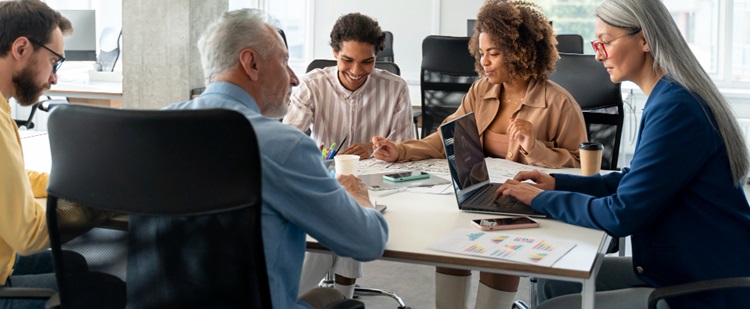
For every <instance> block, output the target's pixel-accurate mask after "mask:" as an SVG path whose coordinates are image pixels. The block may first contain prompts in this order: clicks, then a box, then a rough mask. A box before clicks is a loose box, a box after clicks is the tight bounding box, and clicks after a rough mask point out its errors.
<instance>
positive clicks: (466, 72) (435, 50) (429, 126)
mask: <svg viewBox="0 0 750 309" xmlns="http://www.w3.org/2000/svg"><path fill="white" fill-rule="evenodd" d="M469 39H470V38H469V37H450V36H438V35H430V36H427V37H426V38H425V39H424V40H423V41H422V67H421V72H420V84H421V88H422V137H425V136H427V135H429V134H430V133H432V132H434V131H435V130H437V127H438V125H439V124H440V123H441V122H442V121H443V119H445V118H446V117H448V115H450V114H452V113H453V112H455V111H456V108H458V106H459V105H461V100H462V99H463V97H464V95H466V92H467V91H468V90H469V88H471V84H473V83H474V81H476V80H477V79H479V76H478V75H477V73H476V71H475V70H474V62H475V60H474V56H472V55H471V53H469Z"/></svg>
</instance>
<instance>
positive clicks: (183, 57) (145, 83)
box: [122, 0, 228, 109]
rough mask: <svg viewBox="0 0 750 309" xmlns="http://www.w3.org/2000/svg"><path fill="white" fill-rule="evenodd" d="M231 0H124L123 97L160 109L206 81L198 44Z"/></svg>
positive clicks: (129, 105) (130, 105)
mask: <svg viewBox="0 0 750 309" xmlns="http://www.w3.org/2000/svg"><path fill="white" fill-rule="evenodd" d="M227 1H228V0H159V1H153V0H123V1H122V48H123V50H122V55H123V57H122V61H123V65H122V68H123V81H122V83H123V87H122V89H123V102H122V107H123V108H126V109H158V108H161V107H163V106H166V105H168V104H171V103H174V102H179V101H185V100H188V99H190V90H191V89H193V88H198V87H203V86H204V80H203V70H202V69H201V66H200V57H199V56H198V49H197V47H196V44H197V42H198V39H199V38H200V35H201V33H202V32H203V30H205V29H206V27H207V26H208V25H209V24H210V23H211V22H213V21H214V20H216V18H218V17H219V16H220V15H221V14H222V13H223V12H225V11H226V10H227V7H228V4H227V3H228V2H227Z"/></svg>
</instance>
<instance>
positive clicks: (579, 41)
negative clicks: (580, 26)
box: [557, 34, 583, 54]
mask: <svg viewBox="0 0 750 309" xmlns="http://www.w3.org/2000/svg"><path fill="white" fill-rule="evenodd" d="M557 52H560V53H571V54H583V37H582V36H581V35H579V34H558V35H557Z"/></svg>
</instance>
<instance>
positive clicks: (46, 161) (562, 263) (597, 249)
mask: <svg viewBox="0 0 750 309" xmlns="http://www.w3.org/2000/svg"><path fill="white" fill-rule="evenodd" d="M21 141H22V144H23V149H24V161H25V162H26V168H27V169H31V170H37V171H43V172H48V171H49V170H50V156H49V155H50V149H49V138H48V135H47V133H46V132H40V131H21ZM559 171H561V172H572V173H575V172H576V171H577V170H575V169H570V170H568V169H563V170H559ZM371 195H372V196H374V197H376V198H377V201H378V203H381V204H385V205H387V206H388V209H387V210H386V211H385V213H384V216H385V219H386V220H387V221H388V226H389V239H388V243H387V244H386V248H385V252H384V253H383V256H382V258H381V259H383V260H389V261H397V262H404V263H415V264H423V265H433V266H444V267H452V268H462V269H470V270H478V271H487V272H495V273H502V274H511V275H519V276H534V277H541V278H549V279H558V280H564V281H574V282H580V283H582V284H583V295H584V298H583V300H584V301H583V306H582V307H583V308H594V292H595V279H596V275H597V273H598V270H599V266H600V265H601V261H602V259H603V256H604V253H605V251H606V249H607V246H608V244H609V240H610V239H609V237H608V236H607V234H606V233H604V232H602V231H597V230H593V229H588V228H584V227H578V226H574V225H570V224H566V223H562V222H559V221H556V220H552V219H537V221H539V225H540V227H539V228H531V229H517V230H509V231H504V232H507V233H509V234H513V235H521V236H529V237H536V238H547V239H557V240H564V241H567V242H572V243H575V244H576V246H575V247H574V248H573V249H572V250H571V251H570V252H568V253H567V254H566V255H565V256H563V257H562V258H561V259H560V260H559V261H557V262H556V263H555V264H554V265H553V266H552V267H545V266H538V265H533V264H525V263H516V262H511V261H506V260H498V259H489V258H483V257H475V256H470V255H460V254H453V253H447V252H441V251H435V250H430V249H427V247H428V246H429V245H431V244H432V243H434V242H435V241H437V240H439V239H441V238H442V237H443V236H445V235H447V234H449V233H450V232H452V231H454V230H456V229H458V228H466V227H469V226H470V224H469V221H470V220H472V219H477V218H487V217H495V216H496V215H488V214H479V213H468V212H462V211H459V210H458V206H457V204H456V199H455V195H453V194H447V195H445V194H443V195H438V194H424V193H413V192H409V191H403V192H399V193H396V194H392V195H388V196H383V197H379V192H371ZM39 201H40V202H42V203H43V202H44V199H39ZM307 247H308V250H311V251H325V252H328V250H327V249H326V248H325V247H323V246H321V245H320V244H318V242H317V241H316V240H315V239H313V238H310V237H308V243H307Z"/></svg>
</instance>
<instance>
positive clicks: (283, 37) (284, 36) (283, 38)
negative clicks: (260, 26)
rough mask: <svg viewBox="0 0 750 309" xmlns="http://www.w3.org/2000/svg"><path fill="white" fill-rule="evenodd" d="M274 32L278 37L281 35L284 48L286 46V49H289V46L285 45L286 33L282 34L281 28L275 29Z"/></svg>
mask: <svg viewBox="0 0 750 309" xmlns="http://www.w3.org/2000/svg"><path fill="white" fill-rule="evenodd" d="M276 31H278V32H279V35H281V39H282V40H284V46H286V47H287V49H288V48H289V44H287V42H286V33H284V30H283V29H281V28H278V29H276Z"/></svg>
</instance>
